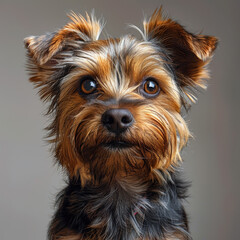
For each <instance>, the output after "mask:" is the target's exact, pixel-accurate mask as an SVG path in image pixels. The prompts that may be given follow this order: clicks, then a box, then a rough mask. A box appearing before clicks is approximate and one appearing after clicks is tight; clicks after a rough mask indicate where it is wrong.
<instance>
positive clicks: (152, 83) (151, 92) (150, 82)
mask: <svg viewBox="0 0 240 240" xmlns="http://www.w3.org/2000/svg"><path fill="white" fill-rule="evenodd" d="M141 92H142V94H143V95H144V96H146V97H155V96H157V95H158V94H159V92H160V87H159V85H158V83H157V81H156V80H155V79H154V78H152V77H149V78H146V79H145V80H144V82H143V86H142V89H141Z"/></svg>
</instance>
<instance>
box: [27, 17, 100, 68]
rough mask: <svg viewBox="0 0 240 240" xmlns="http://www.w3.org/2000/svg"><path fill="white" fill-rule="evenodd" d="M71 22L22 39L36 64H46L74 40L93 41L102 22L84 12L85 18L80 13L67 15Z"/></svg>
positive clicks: (98, 33) (97, 35)
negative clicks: (47, 32)
mask: <svg viewBox="0 0 240 240" xmlns="http://www.w3.org/2000/svg"><path fill="white" fill-rule="evenodd" d="M69 17H70V19H71V20H72V22H70V23H68V24H67V25H66V26H64V27H63V28H62V29H60V30H59V31H57V32H54V33H51V34H46V35H42V36H36V37H33V36H31V37H27V38H25V39H24V43H25V47H26V48H27V49H28V55H29V57H30V58H32V60H33V61H34V63H35V64H36V65H38V66H41V65H44V64H46V63H47V62H48V61H49V60H51V59H52V58H53V57H54V56H55V55H57V54H58V53H59V52H61V50H63V49H64V48H65V47H68V45H71V43H73V42H74V41H80V42H81V41H82V42H86V41H95V40H97V39H98V37H99V35H100V33H101V30H102V24H101V23H100V22H99V21H98V20H96V19H95V17H94V16H93V15H92V16H91V17H90V16H89V15H88V14H86V19H85V18H84V17H83V16H81V15H76V14H75V13H72V14H71V15H69Z"/></svg>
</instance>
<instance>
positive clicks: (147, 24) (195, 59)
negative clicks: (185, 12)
mask: <svg viewBox="0 0 240 240" xmlns="http://www.w3.org/2000/svg"><path fill="white" fill-rule="evenodd" d="M144 31H145V37H146V39H147V40H148V41H153V42H154V43H156V44H157V45H159V47H160V48H163V49H165V50H166V52H167V54H168V56H169V58H170V63H171V64H172V66H173V69H174V70H175V74H176V80H177V84H178V85H179V87H180V89H181V90H182V91H183V92H184V93H185V94H186V95H187V97H188V98H189V99H190V100H191V101H193V102H194V101H195V97H194V95H193V94H191V92H190V91H189V89H190V88H192V87H194V88H195V87H200V88H205V83H204V82H203V79H204V78H207V77H208V74H207V71H206V69H205V66H206V65H207V64H208V63H209V61H210V59H211V56H212V54H213V51H214V50H215V48H216V46H217V39H216V38H215V37H212V36H205V35H194V34H191V33H189V32H187V31H186V30H185V29H184V28H183V27H182V26H181V25H180V24H178V23H177V22H175V21H173V20H171V19H164V18H163V17H162V9H161V8H160V9H157V10H155V12H154V13H153V15H152V16H151V17H150V19H149V20H148V21H144Z"/></svg>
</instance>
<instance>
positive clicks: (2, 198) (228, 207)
mask: <svg viewBox="0 0 240 240" xmlns="http://www.w3.org/2000/svg"><path fill="white" fill-rule="evenodd" d="M160 5H163V7H164V11H165V14H166V15H168V16H169V17H172V18H173V19H175V20H177V21H178V22H179V23H180V24H182V25H183V26H185V27H186V28H187V30H189V31H191V32H194V33H199V32H202V33H204V34H208V35H214V36H217V37H218V38H219V40H220V44H219V46H218V49H217V50H216V53H215V56H214V58H213V61H212V63H211V64H210V69H211V79H210V81H209V84H208V85H209V87H208V90H207V91H206V92H202V93H200V94H198V96H199V101H198V102H197V104H195V105H194V106H193V107H192V109H191V111H190V112H189V113H188V116H187V118H186V119H187V122H188V125H189V128H190V130H191V132H193V135H194V139H191V140H190V143H189V144H188V147H187V148H186V149H185V150H184V153H183V158H184V164H183V168H184V170H183V171H184V176H185V178H186V179H189V180H191V182H192V186H191V188H190V191H189V198H188V202H187V203H186V209H187V212H188V214H189V217H190V229H191V232H192V235H193V238H194V239H199V240H212V239H214V240H215V239H217V240H225V239H227V240H228V239H233V240H235V239H239V217H240V210H239V203H240V192H239V175H240V174H239V171H240V159H239V148H240V146H239V134H240V132H239V122H240V114H239V100H240V98H239V89H240V79H239V68H240V67H239V61H238V60H239V54H240V51H239V42H240V38H239V37H240V29H239V24H240V14H239V9H240V1H238V0H235V1H234V0H229V1H226V0H215V1H214V0H212V1H209V0H199V1H192V0H181V1H179V0H175V1H173V0H165V1H164V0H163V1H157V0H148V1H143V0H134V1H131V0H128V1H127V0H124V1H113V0H105V1H100V0H94V1H89V0H87V1H85V0H76V1H74V0H65V1H63V0H41V1H40V0H39V1H37V0H15V1H13V0H1V1H0V73H1V77H0V239H1V240H15V239H17V240H33V239H34V240H42V239H46V232H47V227H48V223H49V221H50V218H51V216H52V214H53V211H54V200H55V195H56V193H57V192H58V191H59V190H60V189H61V187H62V186H63V185H64V181H63V174H62V173H61V171H60V169H58V168H57V167H56V166H53V161H52V156H51V154H50V152H49V146H48V145H47V144H46V142H45V141H44V140H43V138H44V135H45V134H46V132H44V130H43V128H44V127H46V126H47V123H48V119H47V118H46V117H44V116H43V113H44V109H45V107H46V106H44V104H43V103H42V102H40V100H39V97H38V95H37V90H33V86H32V84H30V83H29V82H28V75H27V73H26V70H25V61H26V60H25V49H24V46H23V39H24V38H25V37H27V36H29V35H41V34H44V33H45V32H51V31H54V30H56V29H58V28H60V27H61V26H63V25H64V24H66V23H67V21H68V18H67V17H66V14H67V13H69V12H70V11H71V10H73V11H75V12H77V13H81V14H84V15H85V11H87V12H91V10H92V9H95V13H96V15H97V17H101V16H103V17H104V19H105V21H106V27H105V30H104V33H105V32H107V33H109V34H110V35H111V36H113V37H119V36H121V35H123V34H126V33H128V32H129V31H130V32H131V33H133V32H135V31H133V30H129V29H128V27H127V24H134V25H137V26H139V27H140V28H142V20H143V18H144V16H150V15H151V13H152V12H153V11H154V9H155V8H157V7H159V6H160ZM102 36H103V37H104V34H103V35H102ZM105 36H106V35H105ZM136 36H137V37H140V36H139V34H138V33H137V32H136Z"/></svg>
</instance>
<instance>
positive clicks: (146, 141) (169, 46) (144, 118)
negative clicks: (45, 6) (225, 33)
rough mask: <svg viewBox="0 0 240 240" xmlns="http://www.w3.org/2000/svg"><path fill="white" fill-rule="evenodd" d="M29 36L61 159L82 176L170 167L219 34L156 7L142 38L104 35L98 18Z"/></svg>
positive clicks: (35, 74)
mask: <svg viewBox="0 0 240 240" xmlns="http://www.w3.org/2000/svg"><path fill="white" fill-rule="evenodd" d="M71 19H72V22H71V23H69V24H68V25H66V26H65V27H64V28H63V29H61V30H59V31H58V32H55V33H52V34H48V35H44V36H40V37H29V38H27V39H26V40H25V43H26V47H27V48H28V56H29V69H30V71H31V74H32V77H31V78H30V80H31V81H32V82H34V83H35V84H36V86H37V87H39V88H40V95H41V98H42V99H44V100H49V101H50V102H51V103H50V108H49V113H54V116H55V118H54V121H53V123H52V124H51V125H50V126H49V130H50V135H49V136H51V137H53V139H52V142H53V143H54V144H55V153H56V158H57V160H58V161H59V162H60V163H61V165H62V166H63V167H64V168H65V169H67V170H68V172H69V175H70V176H76V175H80V176H81V178H82V181H83V182H84V181H86V180H97V181H102V180H103V179H111V178H112V177H113V176H126V175H131V174H137V175H139V176H144V177H147V176H148V177H149V176H150V174H149V173H151V172H154V170H155V169H162V170H169V169H171V168H172V167H174V165H176V164H177V163H178V161H179V160H180V159H181V158H180V155H179V152H180V150H181V148H182V147H183V146H184V145H185V144H186V142H187V139H188V136H189V132H188V128H187V126H186V123H185V121H184V120H183V118H182V117H181V108H182V105H183V103H184V101H185V100H184V99H186V98H189V99H190V100H192V101H193V100H194V99H193V95H192V94H191V93H190V92H189V88H191V87H204V84H203V83H202V79H203V78H206V77H207V74H206V71H205V69H204V67H205V65H206V64H207V63H208V62H209V59H210V58H211V55H212V52H213V50H214V49H215V47H216V42H217V41H216V38H214V37H209V36H202V35H192V34H190V33H188V32H186V31H185V30H184V29H183V28H182V27H181V26H180V25H179V24H177V23H176V22H173V21H172V20H170V19H168V20H163V19H162V17H161V12H160V11H156V12H155V13H154V14H153V16H152V17H151V18H150V20H149V21H148V22H144V33H142V35H143V39H142V40H137V39H135V38H134V37H132V36H125V37H122V38H120V39H107V40H98V36H99V34H100V31H101V28H102V27H101V25H100V23H99V22H98V21H96V20H95V19H94V18H93V17H92V18H90V17H88V16H87V19H86V20H85V19H84V18H83V17H81V16H76V15H73V16H72V17H71Z"/></svg>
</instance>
